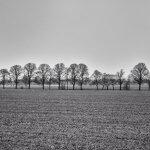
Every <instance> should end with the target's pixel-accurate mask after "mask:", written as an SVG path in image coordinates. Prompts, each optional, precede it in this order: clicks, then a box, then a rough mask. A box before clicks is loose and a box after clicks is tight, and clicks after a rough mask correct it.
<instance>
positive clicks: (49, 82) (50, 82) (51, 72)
mask: <svg viewBox="0 0 150 150" xmlns="http://www.w3.org/2000/svg"><path fill="white" fill-rule="evenodd" d="M53 78H54V72H53V69H51V68H50V69H49V71H48V73H47V81H48V84H49V90H50V89H51V84H52V82H53Z"/></svg>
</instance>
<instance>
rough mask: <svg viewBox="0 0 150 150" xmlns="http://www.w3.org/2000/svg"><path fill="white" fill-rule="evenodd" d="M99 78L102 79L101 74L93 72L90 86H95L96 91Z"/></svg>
mask: <svg viewBox="0 0 150 150" xmlns="http://www.w3.org/2000/svg"><path fill="white" fill-rule="evenodd" d="M101 78H102V73H101V72H99V71H98V70H95V71H94V73H93V74H92V76H91V81H92V84H94V85H96V88H97V90H98V86H99V83H100V79H101Z"/></svg>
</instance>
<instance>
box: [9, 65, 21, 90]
mask: <svg viewBox="0 0 150 150" xmlns="http://www.w3.org/2000/svg"><path fill="white" fill-rule="evenodd" d="M22 71H23V69H22V67H21V66H19V65H15V66H12V67H11V68H10V73H11V76H12V78H13V79H14V82H15V84H16V87H15V88H16V89H17V85H18V80H19V76H21V74H22Z"/></svg>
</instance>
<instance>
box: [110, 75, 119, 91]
mask: <svg viewBox="0 0 150 150" xmlns="http://www.w3.org/2000/svg"><path fill="white" fill-rule="evenodd" d="M116 82H117V80H116V76H115V75H112V76H110V84H111V85H112V87H113V90H114V89H115V84H116Z"/></svg>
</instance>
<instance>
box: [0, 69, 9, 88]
mask: <svg viewBox="0 0 150 150" xmlns="http://www.w3.org/2000/svg"><path fill="white" fill-rule="evenodd" d="M0 76H1V78H2V84H3V89H5V81H6V78H7V77H8V76H9V72H8V70H7V69H1V70H0Z"/></svg>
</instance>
